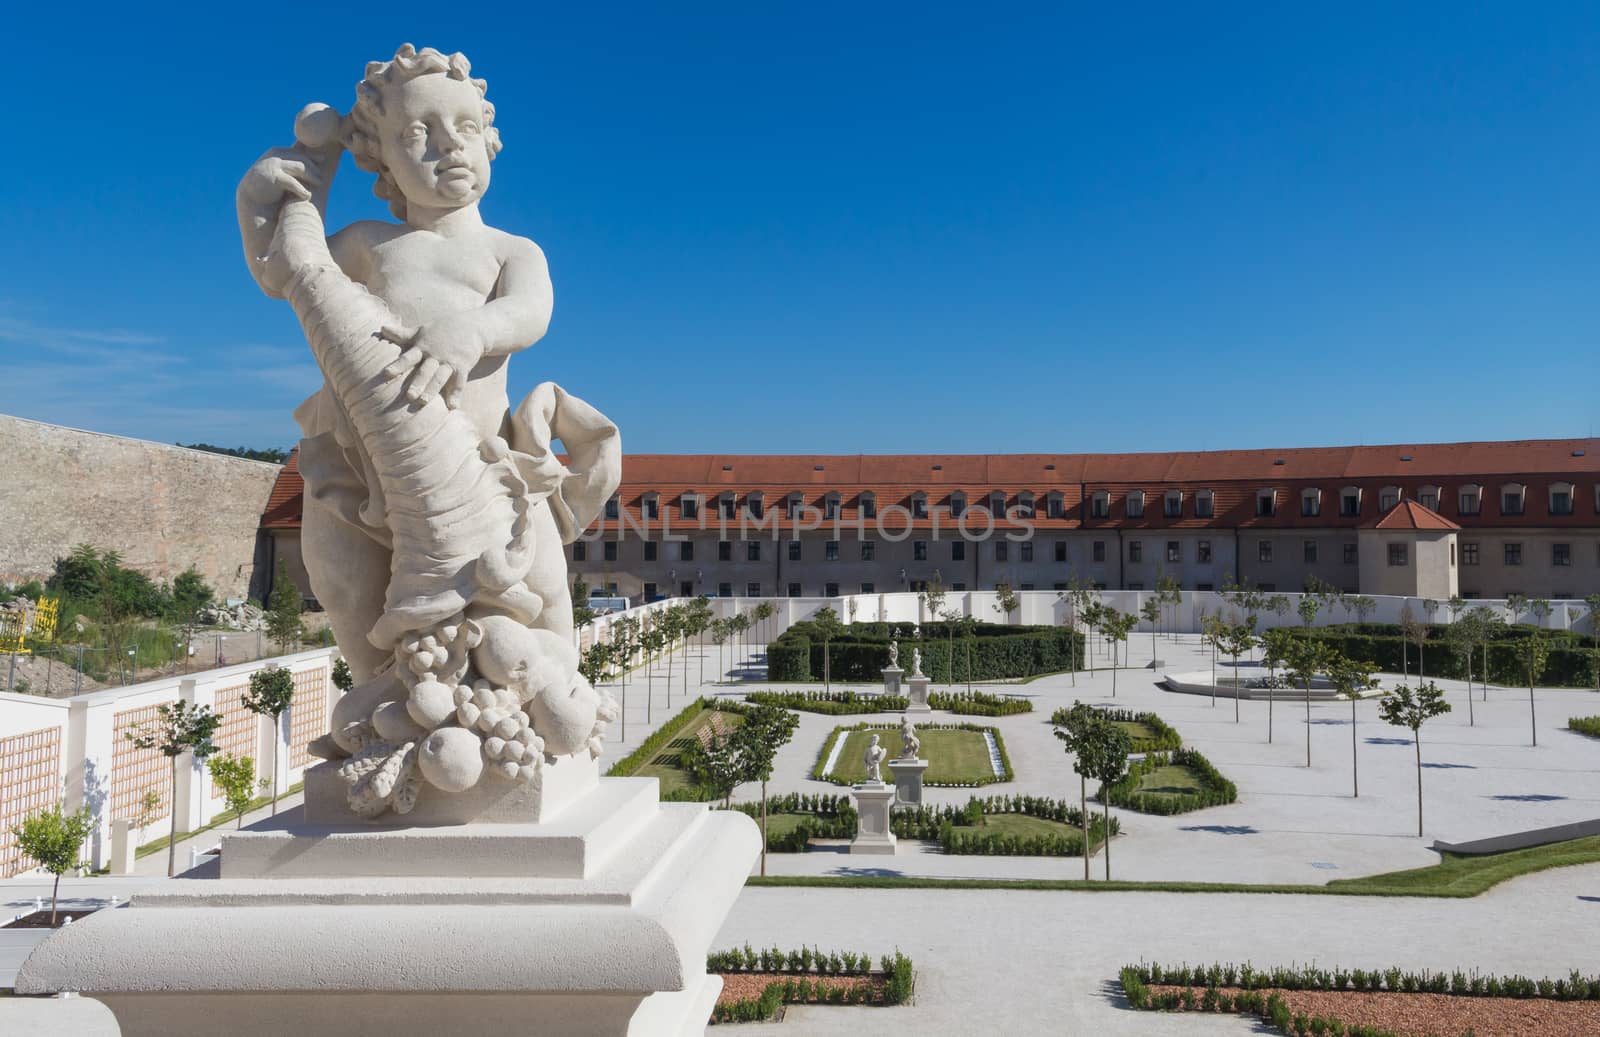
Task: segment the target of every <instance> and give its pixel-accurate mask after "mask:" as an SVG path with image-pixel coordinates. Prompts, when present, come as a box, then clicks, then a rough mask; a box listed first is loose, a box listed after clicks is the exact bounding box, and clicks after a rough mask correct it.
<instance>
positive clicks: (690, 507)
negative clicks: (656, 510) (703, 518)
mask: <svg viewBox="0 0 1600 1037" xmlns="http://www.w3.org/2000/svg"><path fill="white" fill-rule="evenodd" d="M678 514H679V515H681V516H683V517H684V518H686V519H694V518H699V517H700V498H699V497H696V496H695V495H694V494H692V493H686V494H684V495H683V496H682V497H679V498H678Z"/></svg>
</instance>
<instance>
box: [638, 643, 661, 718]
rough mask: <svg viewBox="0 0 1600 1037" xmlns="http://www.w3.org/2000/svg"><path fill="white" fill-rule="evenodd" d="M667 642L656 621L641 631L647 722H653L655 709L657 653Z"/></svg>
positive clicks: (640, 644)
mask: <svg viewBox="0 0 1600 1037" xmlns="http://www.w3.org/2000/svg"><path fill="white" fill-rule="evenodd" d="M666 643H667V638H666V635H665V634H663V633H662V632H661V630H660V628H659V627H658V626H657V625H656V624H654V623H652V624H651V625H650V626H648V627H645V628H643V629H642V630H640V632H639V647H640V648H642V649H644V679H645V690H644V720H645V723H646V724H648V723H650V722H651V719H650V718H651V715H652V713H653V711H654V709H655V698H656V667H655V658H656V653H657V652H659V651H661V646H662V645H664V644H666Z"/></svg>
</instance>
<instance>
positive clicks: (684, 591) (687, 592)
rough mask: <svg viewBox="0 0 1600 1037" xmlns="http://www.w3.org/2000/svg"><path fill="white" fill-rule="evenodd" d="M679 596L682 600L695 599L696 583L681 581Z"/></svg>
mask: <svg viewBox="0 0 1600 1037" xmlns="http://www.w3.org/2000/svg"><path fill="white" fill-rule="evenodd" d="M678 596H679V597H680V598H692V597H694V581H693V580H683V581H681V582H680V583H679V584H678Z"/></svg>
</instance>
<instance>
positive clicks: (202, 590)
mask: <svg viewBox="0 0 1600 1037" xmlns="http://www.w3.org/2000/svg"><path fill="white" fill-rule="evenodd" d="M209 604H211V588H210V587H208V586H206V580H205V577H204V576H202V575H201V574H200V570H198V569H196V568H195V567H194V566H192V565H191V566H189V568H187V569H185V570H184V571H183V572H181V573H179V574H178V575H177V576H176V577H174V578H173V581H172V619H173V622H174V623H176V624H177V626H178V630H179V632H180V633H181V634H182V635H183V645H182V651H183V669H184V672H185V673H187V672H188V671H189V653H190V649H191V648H192V646H193V644H194V637H195V631H196V629H197V628H198V627H199V626H200V612H201V610H202V609H204V608H205V607H206V606H207V605H209Z"/></svg>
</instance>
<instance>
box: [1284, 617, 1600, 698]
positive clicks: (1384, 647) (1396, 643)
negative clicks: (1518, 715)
mask: <svg viewBox="0 0 1600 1037" xmlns="http://www.w3.org/2000/svg"><path fill="white" fill-rule="evenodd" d="M1282 629H1284V630H1286V631H1288V632H1289V633H1290V634H1291V635H1292V636H1294V637H1315V638H1319V639H1321V640H1323V641H1326V642H1327V643H1328V644H1329V645H1331V646H1332V647H1334V648H1336V649H1338V650H1339V652H1341V653H1342V654H1344V655H1345V656H1347V657H1349V658H1351V659H1358V660H1360V661H1362V662H1366V663H1370V664H1372V665H1373V666H1375V667H1376V668H1378V669H1379V670H1382V671H1383V672H1385V673H1402V672H1409V673H1411V674H1413V675H1414V674H1416V672H1417V646H1416V643H1415V642H1407V641H1405V640H1404V639H1403V638H1401V637H1400V634H1399V628H1398V627H1389V626H1384V625H1381V624H1367V625H1365V626H1331V627H1321V628H1315V629H1313V630H1311V631H1309V632H1308V631H1307V630H1305V629H1304V628H1303V627H1283V628H1282ZM1443 629H1444V628H1443V627H1434V628H1432V630H1433V631H1434V632H1435V633H1434V634H1433V635H1432V636H1431V637H1430V639H1429V640H1427V641H1425V642H1424V646H1425V651H1424V652H1423V655H1422V663H1423V671H1424V673H1425V674H1426V675H1427V676H1428V677H1446V678H1450V679H1453V680H1465V679H1466V677H1467V664H1466V661H1465V660H1464V659H1463V658H1462V657H1461V656H1460V655H1458V654H1457V653H1456V652H1455V651H1454V649H1453V648H1452V647H1451V645H1450V643H1449V642H1448V641H1446V640H1444V638H1443V635H1442V634H1440V633H1438V632H1439V631H1442V630H1443ZM1529 637H1542V638H1545V639H1546V640H1548V641H1549V642H1550V659H1549V661H1548V662H1547V663H1546V664H1545V668H1544V673H1543V674H1542V675H1541V676H1540V678H1539V685H1538V686H1540V687H1547V688H1548V687H1561V688H1589V687H1593V686H1594V683H1595V666H1596V665H1600V660H1597V657H1596V656H1595V653H1594V652H1593V650H1591V649H1589V648H1588V647H1586V646H1585V644H1584V639H1583V638H1582V637H1580V636H1579V635H1577V634H1574V633H1571V632H1568V631H1549V630H1539V629H1537V628H1535V627H1523V626H1508V627H1504V628H1502V629H1500V630H1498V631H1497V632H1496V637H1495V640H1494V641H1491V642H1489V680H1490V681H1491V682H1492V683H1495V684H1502V685H1507V686H1509V687H1527V685H1528V668H1527V666H1526V665H1525V664H1524V663H1523V661H1522V657H1521V655H1520V654H1519V653H1518V651H1517V646H1518V643H1519V642H1521V641H1523V640H1526V639H1527V638H1529ZM1402 651H1403V652H1404V653H1405V658H1404V659H1402V657H1401V653H1402ZM1472 676H1473V679H1474V680H1482V679H1483V646H1481V645H1480V646H1478V647H1477V648H1476V649H1474V650H1473V653H1472Z"/></svg>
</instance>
